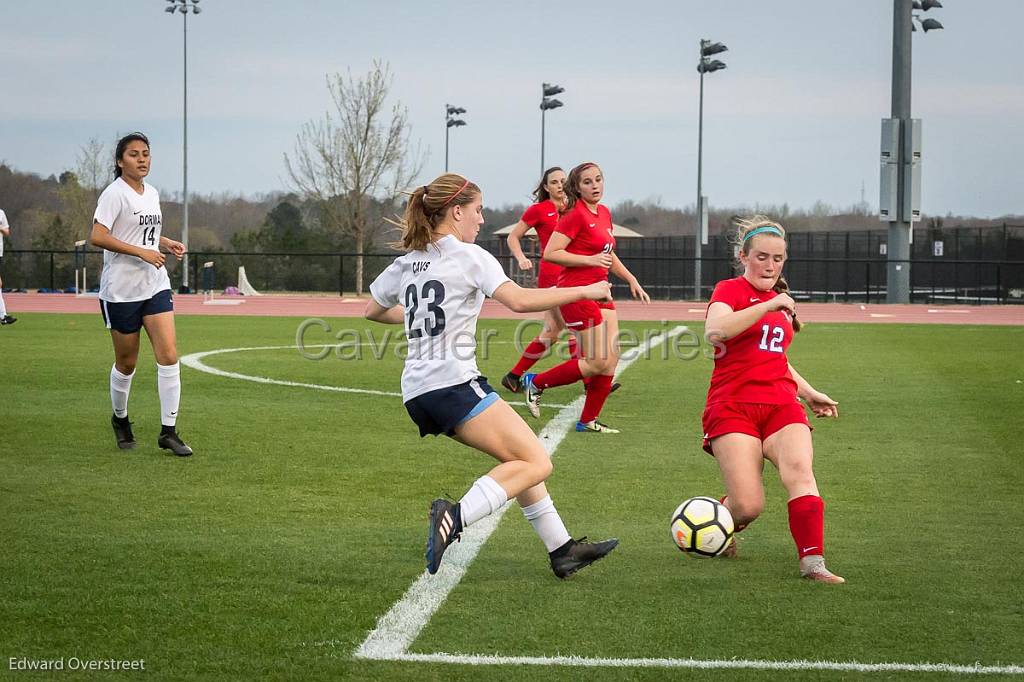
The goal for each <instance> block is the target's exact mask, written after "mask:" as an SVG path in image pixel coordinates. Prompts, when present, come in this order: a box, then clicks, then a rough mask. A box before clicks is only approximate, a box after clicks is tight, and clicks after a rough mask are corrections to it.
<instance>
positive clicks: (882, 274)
mask: <svg viewBox="0 0 1024 682" xmlns="http://www.w3.org/2000/svg"><path fill="white" fill-rule="evenodd" d="M623 241H625V240H623ZM497 255H498V259H499V261H500V262H501V264H502V266H503V267H505V269H506V272H509V273H510V275H511V276H512V277H513V279H515V280H516V281H517V282H519V283H520V284H523V285H524V286H534V284H535V279H534V278H535V276H536V267H534V269H532V270H529V271H525V272H521V271H519V269H518V267H517V266H516V264H515V262H514V260H513V259H512V258H511V257H510V256H508V255H507V254H502V253H500V252H499V253H498V254H497ZM395 256H396V254H395V253H393V252H391V253H374V254H365V255H364V256H363V288H364V290H365V289H366V288H367V287H368V286H369V284H370V282H372V281H373V279H374V278H375V277H376V276H377V275H378V274H380V272H381V271H382V270H383V269H384V268H385V267H387V266H388V265H389V264H390V263H391V261H392V260H394V258H395ZM619 256H620V258H622V260H623V262H624V263H625V264H626V265H627V267H629V268H630V270H632V272H633V273H634V274H635V275H636V276H637V278H638V279H639V280H640V282H641V283H642V284H643V286H644V288H645V289H646V290H647V292H648V293H649V294H650V295H651V296H652V297H653V298H657V299H662V300H679V299H692V298H693V297H694V264H695V263H694V258H693V257H692V256H690V257H681V256H676V255H670V254H669V255H629V254H628V253H625V250H624V249H620V250H619ZM356 259H357V256H356V254H353V253H226V252H199V253H191V254H190V258H189V267H190V270H191V273H190V282H191V284H192V285H193V288H195V287H196V286H197V285H199V284H200V279H199V278H200V274H199V273H200V271H201V270H202V266H203V263H204V262H206V261H213V262H214V266H215V267H214V271H213V273H214V279H213V286H214V289H215V290H218V291H221V290H223V289H225V288H227V287H229V286H236V285H237V284H238V268H239V266H245V271H246V277H247V278H248V280H249V282H250V284H252V285H253V286H254V287H255V288H256V289H257V290H259V291H268V292H272V291H276V292H281V291H295V292H302V291H336V292H338V293H339V294H343V293H344V292H353V291H355V276H356ZM77 260H78V262H77V266H78V267H79V268H80V267H81V266H82V265H83V264H84V266H85V271H86V278H87V284H86V288H88V289H92V290H95V289H96V288H97V286H98V285H99V276H100V272H101V270H102V265H103V257H102V254H101V252H99V251H90V252H88V253H87V254H86V255H85V256H84V257H82V256H79V257H78V259H77ZM701 261H702V276H701V280H702V281H701V297H702V298H707V297H708V296H709V295H710V293H711V290H712V288H713V287H714V285H715V283H716V282H718V281H719V280H722V279H725V278H728V277H732V276H733V275H734V273H735V271H734V269H733V259H732V256H731V255H729V256H708V257H705V258H702V259H701ZM903 263H904V264H905V265H907V266H909V267H910V285H911V292H912V293H911V300H912V302H914V303H979V304H981V303H1016V304H1024V260H1014V261H1010V260H971V259H938V258H930V259H918V258H914V259H911V260H908V261H903ZM888 267H889V266H888V261H887V260H885V259H884V257H875V258H813V257H791V258H790V259H789V260H788V261H787V262H786V277H787V279H788V280H789V283H790V286H791V287H792V290H793V294H794V296H795V297H796V298H798V299H801V300H810V301H830V302H832V301H834V302H864V303H882V302H884V301H885V291H886V280H887V273H888ZM75 268H76V255H75V253H74V252H73V251H46V250H28V251H8V252H7V253H6V254H5V256H4V259H3V268H2V271H0V274H2V275H3V280H4V288H5V289H26V290H40V291H47V290H51V291H53V290H56V291H72V290H73V287H74V282H75V274H74V273H75ZM168 270H169V272H170V275H171V282H172V284H173V285H174V287H175V288H177V287H178V286H179V285H180V283H181V272H182V268H181V265H180V264H179V263H176V262H173V258H169V259H168ZM613 291H614V294H615V296H616V297H618V298H627V297H628V296H629V290H628V287H626V286H625V285H624V284H622V283H620V282H618V280H614V278H613Z"/></svg>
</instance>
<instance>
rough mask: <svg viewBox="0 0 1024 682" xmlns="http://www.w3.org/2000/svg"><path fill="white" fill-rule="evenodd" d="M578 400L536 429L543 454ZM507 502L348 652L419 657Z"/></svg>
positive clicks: (626, 356) (557, 439) (625, 360)
mask: <svg viewBox="0 0 1024 682" xmlns="http://www.w3.org/2000/svg"><path fill="white" fill-rule="evenodd" d="M684 331H686V327H683V326H679V327H675V328H673V329H670V330H669V331H668V332H666V333H665V334H659V335H658V336H655V337H652V338H650V339H649V340H648V341H647V342H645V343H643V344H641V345H640V346H638V347H637V348H634V349H632V350H630V351H627V352H626V353H623V355H622V358H621V359H620V361H619V366H618V369H617V370H616V372H615V376H619V375H620V374H622V372H624V371H625V370H626V369H627V368H628V367H629V366H630V365H631V364H633V363H634V362H635V361H636V360H637V359H638V358H639V357H641V356H642V355H643V354H644V353H646V352H647V351H648V350H649V349H652V348H655V347H657V346H658V345H660V344H661V343H662V342H664V341H665V339H666V338H671V337H674V336H678V335H679V334H682V333H683V332H684ZM583 401H584V396H580V397H579V398H577V399H576V400H575V401H573V402H572V403H570V404H569V405H566V406H565V407H563V408H562V409H561V410H560V411H559V412H558V414H556V415H555V416H554V417H553V418H552V419H551V421H549V422H548V423H547V425H546V426H545V427H544V428H543V430H541V432H540V434H539V435H538V438H539V439H540V442H541V444H543V445H544V447H545V448H546V449H547V451H548V455H554V454H555V450H556V449H558V445H559V444H560V443H561V442H562V439H563V438H564V437H565V434H567V433H568V432H569V430H570V429H571V428H573V426H574V424H575V423H576V421H577V419H578V415H579V411H580V409H581V408H582V406H583ZM511 504H512V502H511V501H509V502H508V503H506V504H505V505H504V506H503V507H502V508H501V509H499V510H498V511H496V512H495V513H493V514H491V515H490V516H487V517H485V518H484V519H483V520H481V521H479V522H478V523H476V524H474V525H472V526H470V527H469V528H467V529H466V530H465V532H463V534H462V539H461V540H460V541H459V542H457V543H456V544H454V545H452V546H451V547H450V548H449V549H447V550H446V551H445V554H444V561H443V562H442V563H441V569H440V570H439V571H438V572H437V573H436V574H435V575H429V574H428V573H427V572H426V571H424V572H423V573H422V574H421V575H420V577H419V578H417V579H416V581H415V582H413V584H412V586H411V587H409V589H408V590H407V591H406V593H405V594H404V595H403V596H402V598H401V599H399V600H398V601H397V602H396V603H395V604H394V605H393V606H392V607H391V608H390V609H389V610H388V611H387V613H385V614H384V615H383V616H381V617H380V619H379V620H378V621H377V625H376V627H375V628H374V629H373V630H371V631H370V634H369V635H367V637H366V640H365V641H363V643H362V644H360V645H359V648H358V649H356V650H355V652H354V653H353V656H355V657H356V658H370V659H377V660H418V659H412V658H406V657H408V656H409V655H410V654H408V653H407V652H408V649H409V645H411V644H412V643H413V642H414V641H415V640H416V638H417V637H418V636H419V634H420V631H422V630H423V627H424V626H425V625H426V624H427V622H429V621H430V618H431V616H433V615H434V613H435V612H436V611H437V609H438V608H440V606H441V604H443V603H444V601H445V599H447V598H448V594H449V593H450V592H451V591H452V590H453V589H455V586H456V585H458V584H459V581H460V580H462V576H463V575H465V574H466V570H467V569H468V568H469V565H470V564H471V563H472V562H473V559H474V558H476V555H477V553H478V552H479V551H480V548H481V547H483V545H484V543H485V542H487V539H488V538H489V537H490V536H491V533H493V532H494V529H495V528H497V527H498V522H499V521H501V517H502V516H503V515H504V514H505V512H506V511H507V510H508V508H509V507H510V506H511Z"/></svg>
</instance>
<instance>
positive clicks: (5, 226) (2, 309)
mask: <svg viewBox="0 0 1024 682" xmlns="http://www.w3.org/2000/svg"><path fill="white" fill-rule="evenodd" d="M10 236H11V224H10V223H8V222H7V214H6V213H4V212H3V211H2V210H0V262H3V258H4V237H10ZM17 321H18V318H16V317H11V316H10V315H8V314H7V304H6V303H4V281H3V279H2V278H0V324H14V323H15V322H17Z"/></svg>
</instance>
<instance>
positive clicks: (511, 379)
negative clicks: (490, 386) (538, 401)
mask: <svg viewBox="0 0 1024 682" xmlns="http://www.w3.org/2000/svg"><path fill="white" fill-rule="evenodd" d="M501 385H502V386H504V387H505V388H507V389H508V390H510V391H512V392H513V393H519V389H520V387H521V386H520V379H519V375H518V374H513V373H512V372H509V373H508V374H506V375H505V376H503V377H502V378H501Z"/></svg>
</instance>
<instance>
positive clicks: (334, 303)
mask: <svg viewBox="0 0 1024 682" xmlns="http://www.w3.org/2000/svg"><path fill="white" fill-rule="evenodd" d="M4 300H5V301H6V303H7V309H8V311H10V313H11V314H13V315H14V316H15V317H16V316H17V314H18V313H19V312H33V313H94V314H95V315H96V316H97V318H98V317H99V314H100V310H99V303H98V299H96V297H95V296H93V297H82V298H78V297H76V296H73V295H71V294H10V293H8V294H4ZM366 300H367V299H366V298H363V299H357V298H341V297H338V296H276V295H269V296H259V297H256V296H252V297H220V296H219V297H217V298H216V299H215V301H218V302H220V301H240V303H238V304H236V305H223V304H220V303H215V304H213V305H211V304H209V303H204V302H203V297H202V296H200V295H195V294H193V295H183V294H178V295H175V297H174V310H175V312H176V313H178V314H179V315H269V316H296V317H359V316H361V315H362V314H363V308H365V307H366ZM705 305H706V304H703V303H695V302H687V301H655V302H653V303H651V304H650V305H641V304H639V303H637V302H635V301H619V302H617V303H616V306H617V307H618V310H619V318H620V319H622V320H638V321H663V320H664V321H673V322H674V321H700V320H703V319H704V307H705ZM797 312H798V314H799V316H800V319H801V320H803V321H805V322H864V323H869V324H875V323H880V324H885V323H899V324H906V323H913V324H982V325H1024V305H986V306H972V305H917V304H914V305H885V304H871V305H861V304H856V303H798V304H797ZM483 317H489V318H505V319H520V318H536V317H539V315H538V314H528V315H520V314H516V313H512V312H509V311H508V310H506V309H505V307H504V306H502V305H501V304H500V303H496V302H495V301H491V300H488V301H487V302H486V303H485V304H484V309H483Z"/></svg>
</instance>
